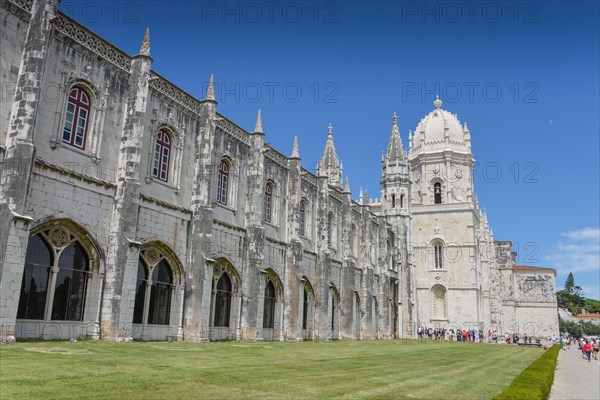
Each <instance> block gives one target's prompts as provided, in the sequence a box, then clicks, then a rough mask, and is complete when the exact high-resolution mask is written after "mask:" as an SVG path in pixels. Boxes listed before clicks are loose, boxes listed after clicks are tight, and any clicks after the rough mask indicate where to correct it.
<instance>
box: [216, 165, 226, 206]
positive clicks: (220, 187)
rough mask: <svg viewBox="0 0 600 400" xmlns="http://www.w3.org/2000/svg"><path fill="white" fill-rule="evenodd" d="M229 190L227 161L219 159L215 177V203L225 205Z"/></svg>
mask: <svg viewBox="0 0 600 400" xmlns="http://www.w3.org/2000/svg"><path fill="white" fill-rule="evenodd" d="M228 190H229V163H227V161H225V160H221V162H220V163H219V177H218V179H217V203H221V204H223V205H227V195H228Z"/></svg>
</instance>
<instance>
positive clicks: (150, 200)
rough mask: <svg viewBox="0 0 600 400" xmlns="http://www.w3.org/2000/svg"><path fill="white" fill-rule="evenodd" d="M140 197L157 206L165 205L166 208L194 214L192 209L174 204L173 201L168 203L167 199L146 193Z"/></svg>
mask: <svg viewBox="0 0 600 400" xmlns="http://www.w3.org/2000/svg"><path fill="white" fill-rule="evenodd" d="M140 199H142V200H144V201H147V202H149V203H154V204H156V205H157V206H161V207H165V208H170V209H171V210H176V211H181V212H183V213H186V214H192V210H190V209H188V208H185V207H181V206H178V205H177V204H172V203H168V202H166V201H163V200H159V199H157V198H154V197H151V196H148V195H145V194H140Z"/></svg>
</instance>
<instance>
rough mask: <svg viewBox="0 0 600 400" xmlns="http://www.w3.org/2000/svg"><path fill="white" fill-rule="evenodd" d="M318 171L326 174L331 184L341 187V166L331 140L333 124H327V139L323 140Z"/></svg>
mask: <svg viewBox="0 0 600 400" xmlns="http://www.w3.org/2000/svg"><path fill="white" fill-rule="evenodd" d="M319 164H320V167H321V169H320V172H321V173H322V174H323V175H326V176H327V178H328V179H329V184H330V185H331V186H337V187H339V188H341V187H342V169H343V166H342V164H341V162H340V160H339V159H338V156H337V152H336V151H335V144H334V142H333V126H332V125H331V124H329V126H328V127H327V141H326V142H325V150H324V151H323V156H322V157H321V161H320V163H319Z"/></svg>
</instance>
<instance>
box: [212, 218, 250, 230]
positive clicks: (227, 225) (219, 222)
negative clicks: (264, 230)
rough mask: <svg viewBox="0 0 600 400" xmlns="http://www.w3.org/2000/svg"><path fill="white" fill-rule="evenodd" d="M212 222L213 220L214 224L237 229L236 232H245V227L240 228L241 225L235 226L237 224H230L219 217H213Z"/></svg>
mask: <svg viewBox="0 0 600 400" xmlns="http://www.w3.org/2000/svg"><path fill="white" fill-rule="evenodd" d="M213 222H214V223H215V224H216V225H220V226H224V227H225V228H229V229H233V230H234V231H238V232H246V229H245V228H242V227H241V226H237V225H232V224H229V223H227V222H225V221H221V220H220V219H216V218H215V219H213Z"/></svg>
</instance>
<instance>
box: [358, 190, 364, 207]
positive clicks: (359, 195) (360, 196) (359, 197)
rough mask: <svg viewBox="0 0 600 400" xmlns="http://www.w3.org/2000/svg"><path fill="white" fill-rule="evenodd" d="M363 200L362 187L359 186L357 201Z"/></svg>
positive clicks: (361, 202)
mask: <svg viewBox="0 0 600 400" xmlns="http://www.w3.org/2000/svg"><path fill="white" fill-rule="evenodd" d="M364 201H365V198H364V195H363V190H362V187H361V188H360V192H359V193H358V202H359V204H363V203H364Z"/></svg>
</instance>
